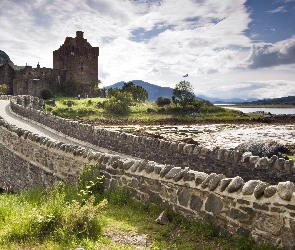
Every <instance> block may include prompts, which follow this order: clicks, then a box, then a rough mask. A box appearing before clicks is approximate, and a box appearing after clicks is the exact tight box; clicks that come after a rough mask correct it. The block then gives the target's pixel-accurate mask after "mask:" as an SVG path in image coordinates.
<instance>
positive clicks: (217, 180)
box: [208, 174, 225, 191]
mask: <svg viewBox="0 0 295 250" xmlns="http://www.w3.org/2000/svg"><path fill="white" fill-rule="evenodd" d="M224 178H225V176H224V175H223V174H218V175H217V176H216V177H214V178H212V179H211V180H210V182H209V183H208V187H209V190H210V191H213V190H215V189H216V188H217V186H218V184H219V183H220V181H221V180H222V179H224Z"/></svg>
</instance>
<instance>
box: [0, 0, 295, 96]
mask: <svg viewBox="0 0 295 250" xmlns="http://www.w3.org/2000/svg"><path fill="white" fill-rule="evenodd" d="M0 23H1V26H0V27H1V28H0V29H1V33H0V50H4V51H5V52H6V53H7V54H8V55H9V56H10V58H11V60H12V61H13V62H14V63H15V64H17V65H26V63H27V64H28V65H32V66H33V67H35V66H36V65H37V63H38V62H39V63H40V65H41V67H52V51H53V50H56V49H58V48H59V46H60V45H61V44H63V42H64V40H65V37H67V36H69V37H75V35H76V31H77V30H81V31H83V32H84V37H85V38H86V39H87V40H88V41H89V42H90V44H91V45H92V46H95V47H97V46H98V47H100V56H99V59H98V63H99V78H100V79H101V80H102V81H103V84H104V85H105V86H108V85H111V84H114V83H116V82H119V81H129V80H144V81H147V82H150V83H153V84H157V85H160V86H167V87H172V88H173V87H174V86H175V84H176V83H178V82H180V81H182V80H187V81H189V82H190V83H192V85H193V86H194V91H195V93H196V94H197V95H201V94H202V95H206V96H210V97H218V98H224V99H226V98H234V97H239V98H243V99H247V98H253V97H254V98H274V97H281V96H288V95H295V25H294V23H295V0H248V1H246V0H222V1H221V0H112V1H109V0H71V1H65V0H34V1H33V0H1V1H0ZM185 74H188V75H189V76H188V77H187V78H183V77H182V76H183V75H185Z"/></svg>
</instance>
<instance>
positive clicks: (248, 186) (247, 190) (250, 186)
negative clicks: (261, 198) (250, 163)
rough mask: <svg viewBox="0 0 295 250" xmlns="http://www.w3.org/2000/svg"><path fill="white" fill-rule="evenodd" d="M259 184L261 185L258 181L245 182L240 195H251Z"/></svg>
mask: <svg viewBox="0 0 295 250" xmlns="http://www.w3.org/2000/svg"><path fill="white" fill-rule="evenodd" d="M260 183H261V181H260V180H250V181H247V182H246V183H245V184H244V186H243V189H242V193H243V194H244V195H251V194H253V192H254V189H255V187H256V186H257V185H258V184H260Z"/></svg>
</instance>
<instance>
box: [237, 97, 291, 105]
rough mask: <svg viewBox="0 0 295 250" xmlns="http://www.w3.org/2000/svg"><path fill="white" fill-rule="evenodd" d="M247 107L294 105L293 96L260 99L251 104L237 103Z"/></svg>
mask: <svg viewBox="0 0 295 250" xmlns="http://www.w3.org/2000/svg"><path fill="white" fill-rule="evenodd" d="M239 104H247V105H295V96H287V97H280V98H270V99H262V100H257V101H252V102H246V103H239Z"/></svg>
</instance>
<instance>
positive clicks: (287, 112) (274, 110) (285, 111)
mask: <svg viewBox="0 0 295 250" xmlns="http://www.w3.org/2000/svg"><path fill="white" fill-rule="evenodd" d="M226 108H228V109H234V110H239V111H242V112H243V113H251V112H256V111H264V112H267V113H268V112H270V113H271V114H274V115H295V108H284V109H283V108H259V107H257V108H239V107H226Z"/></svg>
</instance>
